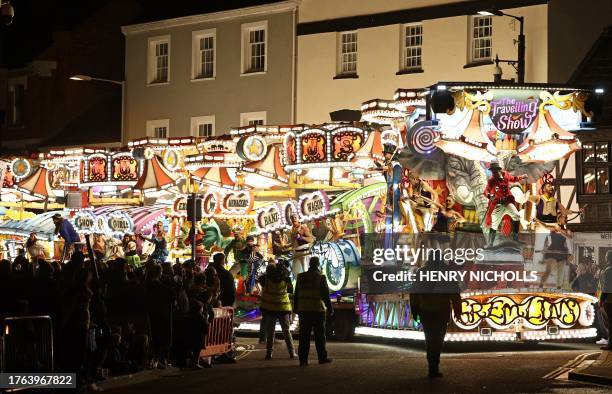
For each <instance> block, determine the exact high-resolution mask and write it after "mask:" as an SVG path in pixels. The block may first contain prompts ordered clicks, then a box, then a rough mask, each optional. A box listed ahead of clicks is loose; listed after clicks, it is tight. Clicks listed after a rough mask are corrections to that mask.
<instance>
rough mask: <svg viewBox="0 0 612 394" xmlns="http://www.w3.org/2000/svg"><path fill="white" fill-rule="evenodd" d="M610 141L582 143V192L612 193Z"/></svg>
mask: <svg viewBox="0 0 612 394" xmlns="http://www.w3.org/2000/svg"><path fill="white" fill-rule="evenodd" d="M610 172H612V161H611V160H610V143H609V142H588V143H586V142H585V143H584V144H583V145H582V193H583V194H610Z"/></svg>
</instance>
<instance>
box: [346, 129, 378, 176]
mask: <svg viewBox="0 0 612 394" xmlns="http://www.w3.org/2000/svg"><path fill="white" fill-rule="evenodd" d="M376 159H377V160H382V159H384V156H383V146H382V136H381V132H380V131H379V130H374V131H373V132H371V133H370V135H368V139H367V140H366V141H365V143H364V144H363V145H362V146H361V148H359V150H358V151H357V152H355V155H354V156H353V158H352V159H351V163H352V164H354V165H356V166H357V167H361V168H370V167H372V163H373V161H374V160H376Z"/></svg>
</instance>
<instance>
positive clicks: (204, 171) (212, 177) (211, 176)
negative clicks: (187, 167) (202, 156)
mask: <svg viewBox="0 0 612 394" xmlns="http://www.w3.org/2000/svg"><path fill="white" fill-rule="evenodd" d="M191 176H192V178H193V179H195V180H196V181H198V182H200V183H202V184H205V185H209V186H216V187H219V188H222V189H230V190H235V189H238V185H237V184H236V182H234V181H233V180H232V178H231V177H230V175H229V173H228V171H227V168H225V167H202V168H199V169H197V170H195V171H192V172H191Z"/></svg>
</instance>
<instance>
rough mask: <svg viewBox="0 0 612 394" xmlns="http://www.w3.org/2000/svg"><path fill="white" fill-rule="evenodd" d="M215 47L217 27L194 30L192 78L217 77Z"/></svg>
mask: <svg viewBox="0 0 612 394" xmlns="http://www.w3.org/2000/svg"><path fill="white" fill-rule="evenodd" d="M215 48H216V30H215V29H210V30H203V31H197V32H193V51H192V58H193V70H192V79H208V78H214V77H215V73H216V67H215V64H216V63H215V60H216V59H215V58H216V56H215Z"/></svg>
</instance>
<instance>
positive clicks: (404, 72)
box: [395, 68, 425, 75]
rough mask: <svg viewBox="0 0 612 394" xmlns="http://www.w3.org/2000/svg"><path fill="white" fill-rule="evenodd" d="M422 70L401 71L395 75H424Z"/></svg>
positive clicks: (409, 69)
mask: <svg viewBox="0 0 612 394" xmlns="http://www.w3.org/2000/svg"><path fill="white" fill-rule="evenodd" d="M424 72H425V71H423V69H422V68H408V69H405V70H399V71H398V72H396V73H395V75H405V74H421V73H424Z"/></svg>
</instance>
